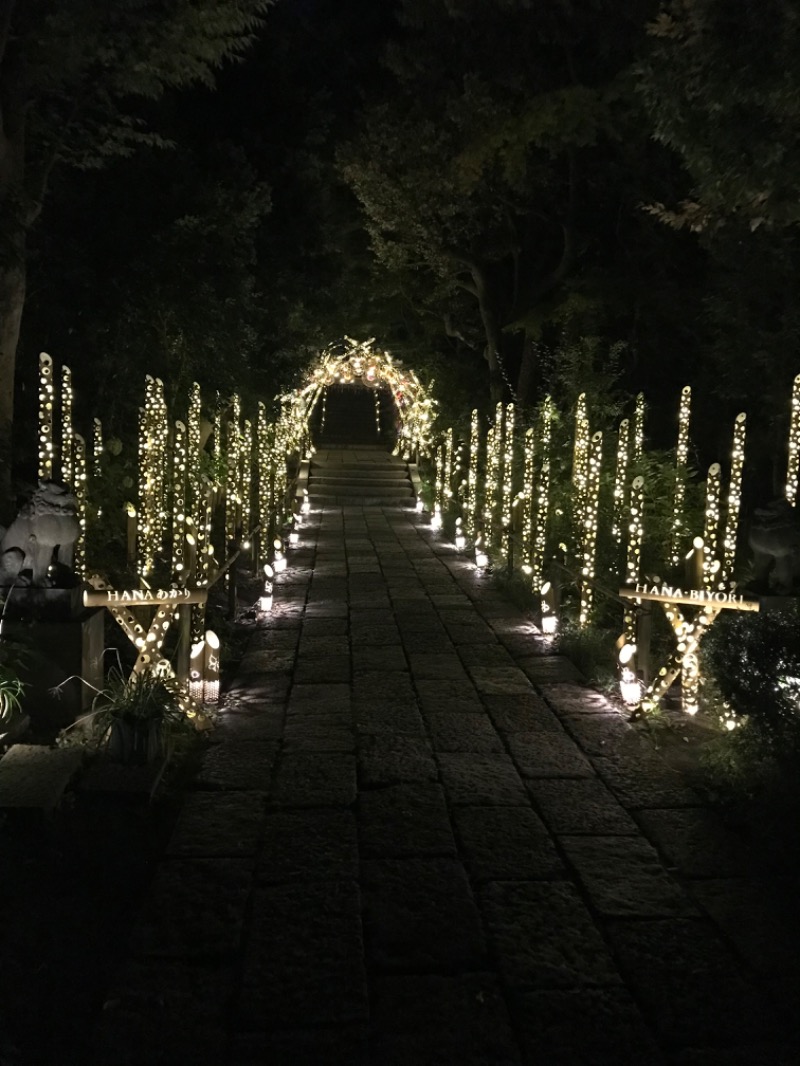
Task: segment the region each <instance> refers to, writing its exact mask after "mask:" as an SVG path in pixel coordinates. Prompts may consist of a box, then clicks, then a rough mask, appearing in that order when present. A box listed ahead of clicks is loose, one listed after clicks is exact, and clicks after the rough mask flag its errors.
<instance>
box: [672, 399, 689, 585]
mask: <svg viewBox="0 0 800 1066" xmlns="http://www.w3.org/2000/svg"><path fill="white" fill-rule="evenodd" d="M691 413H692V389H691V386H689V385H685V386H684V387H683V388H682V389H681V404H680V408H679V410H678V443H677V447H676V449H675V495H674V497H673V505H672V530H671V533H670V561H671V563H672V565H673V567H678V566H680V565H681V559H682V557H683V545H682V544H681V540H682V538H683V535H684V522H685V520H686V516H685V514H684V504H685V501H686V467H687V464H688V462H689V425H690V420H691Z"/></svg>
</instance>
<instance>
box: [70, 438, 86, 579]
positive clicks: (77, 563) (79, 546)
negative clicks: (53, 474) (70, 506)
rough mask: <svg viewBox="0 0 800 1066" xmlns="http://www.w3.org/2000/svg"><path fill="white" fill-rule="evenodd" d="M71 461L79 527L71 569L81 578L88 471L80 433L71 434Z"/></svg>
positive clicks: (84, 560)
mask: <svg viewBox="0 0 800 1066" xmlns="http://www.w3.org/2000/svg"><path fill="white" fill-rule="evenodd" d="M72 460H73V462H72V484H73V488H74V490H75V500H76V502H77V508H76V516H77V519H78V526H79V532H78V539H77V540H76V541H75V548H74V555H73V559H74V562H73V569H74V571H75V573H76V574H77V575H78V577H80V578H82V577H83V576H84V575H85V573H86V493H87V487H88V486H87V477H88V471H87V462H86V441H85V440H84V439H83V437H82V436H81V435H80V433H73V434H72Z"/></svg>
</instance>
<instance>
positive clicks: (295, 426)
mask: <svg viewBox="0 0 800 1066" xmlns="http://www.w3.org/2000/svg"><path fill="white" fill-rule="evenodd" d="M374 344H375V338H374V337H371V338H370V339H369V340H366V341H356V340H353V339H352V337H345V338H344V341H343V342H341V343H337V344H332V345H329V346H328V347H327V348H326V349H325V350H324V351H323V352H321V353H320V357H319V359H318V360H317V362H316V363H314V364H313V366H312V367H311V368H310V369H309V371H308V373H307V375H306V380H305V382H304V384H303V385H301V386H300V388H299V389H297V390H296V391H295V392H294V393H292V394H290V395H289V396H285V397H283V399H282V411H283V414H282V418H284V417H285V418H287V419H289V421H290V422H291V424H292V428H291V429H290V431H289V433H288V435H289V437H291V438H293V439H295V440H299V439H300V438H301V437H302V436H303V435H304V434H306V433H307V432H308V423H309V419H310V418H311V415H312V413H313V411H314V408H315V407H316V405H317V403H318V402H319V400H320V398H321V397H322V395H323V392H324V390H325V389H326V388H327V387H328V386H329V385H334V384H341V385H354V384H359V383H360V384H363V385H366V386H367V387H368V388H379V387H380V386H386V387H387V388H388V389H389V391H390V393H391V395H392V399H393V400H394V403H395V406H396V408H397V412H398V415H399V419H400V428H399V432H398V439H397V447H396V448H395V451H396V452H401V451H402V452H404V453H412V452H414V451H418V452H420V453H422V454H428V453H429V452H430V448H431V441H432V431H433V423H434V420H435V418H436V408H437V404H436V401H435V400H434V399H433V397H432V396H431V394H430V390H429V389H426V388H425V387H424V386H423V385H422V383H421V382H420V380H419V378H418V377H417V375H416V374H415V373H414V371H413V370H409V369H408V368H407V367H406V366H405V365H404V364H403V363H402V362H401V361H400V360H399V359H394V358H393V357H392V356H391V355H390V354H389V353H388V352H385V351H380V350H376V349H375V348H374V347H373V345H374Z"/></svg>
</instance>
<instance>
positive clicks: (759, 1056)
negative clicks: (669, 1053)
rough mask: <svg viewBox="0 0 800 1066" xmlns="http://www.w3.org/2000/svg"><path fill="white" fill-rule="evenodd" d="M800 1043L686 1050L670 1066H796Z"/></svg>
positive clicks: (799, 1054) (673, 1059)
mask: <svg viewBox="0 0 800 1066" xmlns="http://www.w3.org/2000/svg"><path fill="white" fill-rule="evenodd" d="M798 1058H800V1043H794V1044H793V1045H789V1044H781V1045H779V1044H763V1043H761V1042H759V1043H757V1044H750V1043H748V1044H747V1045H746V1046H741V1045H740V1046H738V1047H735V1048H731V1047H728V1048H719V1047H715V1048H688V1049H685V1050H683V1051H679V1052H678V1053H677V1054H676V1055H675V1056H674V1057H673V1058H671V1059H670V1064H671V1066H762V1064H763V1066H797V1061H798Z"/></svg>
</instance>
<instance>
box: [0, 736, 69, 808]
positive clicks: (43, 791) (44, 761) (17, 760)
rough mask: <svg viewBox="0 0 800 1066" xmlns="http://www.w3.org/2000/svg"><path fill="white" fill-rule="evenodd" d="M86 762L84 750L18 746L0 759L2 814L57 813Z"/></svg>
mask: <svg viewBox="0 0 800 1066" xmlns="http://www.w3.org/2000/svg"><path fill="white" fill-rule="evenodd" d="M82 762H83V749H81V748H46V747H43V746H42V745H40V744H14V745H13V747H11V748H9V750H8V751H7V752H6V754H5V755H4V756H3V758H2V759H0V810H6V811H14V810H16V811H21V810H40V811H45V812H50V811H53V810H55V808H56V807H57V806H58V804H59V803H60V801H61V797H62V796H63V794H64V792H65V790H66V788H67V786H68V785H69V783H70V781H71V780H72V778H73V777H74V776H75V774H76V773H77V772H78V770H79V769H80V767H81V763H82Z"/></svg>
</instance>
